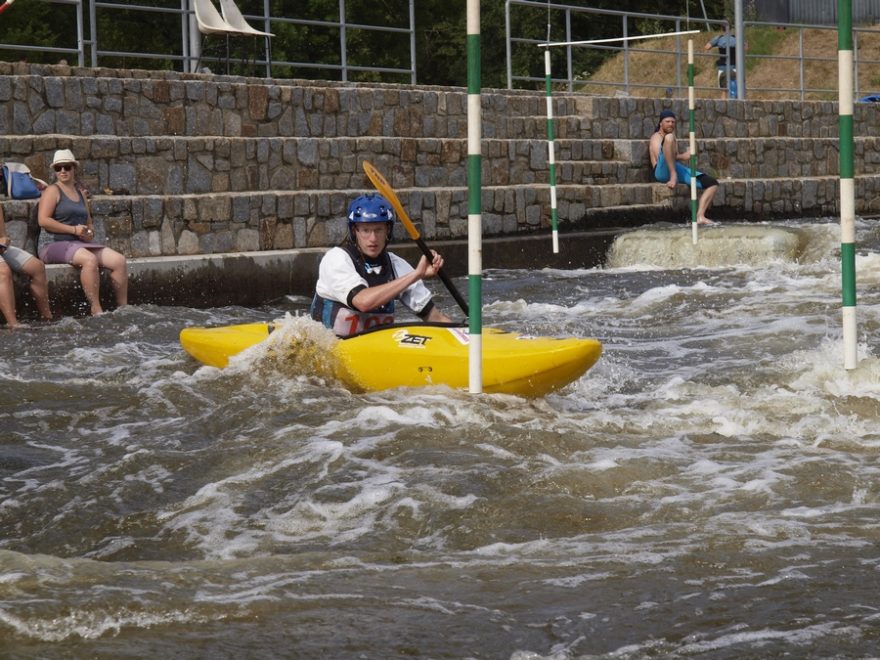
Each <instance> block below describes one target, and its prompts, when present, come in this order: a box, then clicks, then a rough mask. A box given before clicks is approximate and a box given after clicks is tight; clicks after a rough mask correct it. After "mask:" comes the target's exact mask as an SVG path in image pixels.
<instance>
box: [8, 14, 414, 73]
mask: <svg viewBox="0 0 880 660" xmlns="http://www.w3.org/2000/svg"><path fill="white" fill-rule="evenodd" d="M28 1H29V2H41V3H48V4H52V5H66V6H70V7H73V10H74V13H75V17H71V21H70V23H71V24H72V25H73V26H74V27H73V29H72V30H71V34H70V42H69V45H68V44H65V43H64V42H63V40H62V41H61V42H60V43H58V44H55V45H53V46H49V47H47V46H42V45H40V46H37V45H34V44H22V43H6V42H3V43H0V51H7V52H8V51H13V52H16V53H24V54H27V53H52V54H53V55H54V54H57V55H59V56H60V58H63V59H67V58H72V59H75V60H76V62H77V65H78V66H92V67H99V66H106V64H105V63H106V62H107V60H109V59H111V58H116V59H119V58H126V59H130V60H134V61H137V60H165V61H168V62H173V63H174V65H175V67H176V68H178V69H179V70H181V71H186V72H192V71H195V69H196V65H197V63H198V62H199V60H200V55H201V53H200V50H201V48H200V43H201V39H200V36H201V35H200V33H199V31H198V26H197V24H196V20H195V13H194V11H193V9H192V6H191V3H190V0H180V6H179V7H168V6H159V5H158V4H156V5H150V4H149V0H147V2H146V3H143V4H125V3H123V2H113V1H112V0H28ZM401 2H402V3H406V4H407V5H408V17H407V18H408V25H407V26H406V27H396V26H390V25H366V24H363V23H356V22H351V21H349V20H348V19H347V13H348V12H347V11H346V0H339V18H338V20H312V19H307V18H291V17H289V16H273V15H271V14H270V3H269V0H263V12H262V14H259V15H251V14H246V15H245V19H246V20H247V21H248V22H249V23H250V24H251V25H253V26H254V27H258V29H261V30H264V31H266V32H274V33H275V34H276V36H275V37H274V38H273V40H272V51H273V52H276V53H286V52H291V51H294V49H293V48H285V37H284V33H285V30H284V26H302V27H305V28H306V29H309V28H315V29H319V30H324V31H326V30H331V31H334V30H335V31H338V33H339V40H338V63H327V62H317V61H295V60H290V59H284V58H283V56H282V58H281V59H272V60H271V62H269V61H267V59H266V57H265V56H262V57H261V58H258V57H256V56H255V57H254V59H253V64H254V65H257V66H260V65H263V66H265V67H266V71H267V75H268V72H269V68H270V65H279V66H283V67H289V68H290V69H294V70H295V69H305V70H322V71H333V72H335V73H336V74H337V75H338V77H339V78H340V79H341V80H342V81H348V80H349V78H350V74H351V73H353V72H378V73H383V74H393V75H396V76H407V77H408V78H409V80H410V83H411V84H415V82H416V44H415V7H414V5H415V0H401ZM18 8H19V5H16V6H15V8H14V9H13V11H14V10H16V9H18ZM119 11H126V12H134V13H135V14H143V15H144V21H145V25H150V22H149V19H150V17H155V16H172V17H173V16H178V17H179V25H180V27H179V29H180V41H179V44H180V47H179V49H175V52H168V49H167V48H164V49H163V48H157V50H156V51H152V52H150V51H123V50H119V49H110V48H105V47H103V44H104V43H105V42H106V35H104V34H102V33H101V27H100V26H101V22H100V21H99V20H98V19H99V16H100V15H101V13H104V12H107V13H112V12H119ZM278 28H281V29H278ZM355 31H372V32H378V33H386V34H394V35H402V36H406V37H408V40H409V67H408V68H397V67H391V66H388V67H383V66H367V65H356V64H352V63H351V62H350V52H351V51H350V38H349V37H350V34H351V33H352V32H355ZM166 43H167V42H166ZM289 45H291V46H292V44H289ZM201 61H202V62H205V61H213V62H220V61H221V58H219V57H207V58H206V57H201Z"/></svg>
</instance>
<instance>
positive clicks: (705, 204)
mask: <svg viewBox="0 0 880 660" xmlns="http://www.w3.org/2000/svg"><path fill="white" fill-rule="evenodd" d="M648 151H649V153H650V156H651V169H652V170H653V173H654V178H655V179H656V180H657V181H659V182H660V183H665V184H666V185H667V186H668V187H669V188H675V186H677V185H678V184H680V183H682V184H686V185H690V182H691V170H690V168H689V167H686V166H685V165H684V163H686V162H688V161H689V160H690V157H691V154H690V151H685V152H683V153H678V143H677V142H676V141H675V113H674V112H673V111H672V110H664V111H663V112H661V113H660V120H659V122H658V123H657V130H656V131H655V132H654V134H653V135H652V136H651V141H650V143H649V145H648ZM682 161H683V162H682ZM696 179H697V188H699V189H701V190H702V191H703V194H702V195H700V201H699V204H698V206H697V224H698V225H713V224H715V223H714V222H712V221H711V220H709V218H707V217H706V212H707V211H708V210H709V207H710V206H711V205H712V199H713V198H714V197H715V193H716V192H717V191H718V181H717V180H716V179H715V178H714V177H711V176H709V175H708V174H704V173H703V172H700V171H697V176H696Z"/></svg>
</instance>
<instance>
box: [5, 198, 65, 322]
mask: <svg viewBox="0 0 880 660" xmlns="http://www.w3.org/2000/svg"><path fill="white" fill-rule="evenodd" d="M13 272H16V273H21V274H22V275H25V276H27V277H28V278H30V287H31V295H33V297H34V301H35V302H36V303H37V311H39V313H40V318H42V319H43V320H45V321H51V320H52V311H51V310H50V308H49V286H48V284H47V282H46V267H45V266H44V265H43V262H42V261H40V260H39V259H37V258H36V257H35V256H34V255H32V254H31V253H30V252H25V251H24V250H22V249H20V248H17V247H15V246H13V245H12V240H11V239H10V238H9V236H7V235H6V218H5V216H4V215H3V207H2V206H0V312H2V314H3V317H4V318H5V319H6V325H7V326H8V327H10V328H14V327H16V326H17V325H19V323H18V318H17V317H16V314H15V290H14V288H13V281H12V273H13Z"/></svg>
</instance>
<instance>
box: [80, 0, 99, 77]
mask: <svg viewBox="0 0 880 660" xmlns="http://www.w3.org/2000/svg"><path fill="white" fill-rule="evenodd" d="M77 5H78V6H77V8H76V48H77V50H78V51H79V52H78V53H77V61H78V62H79V65H80V66H85V65H86V42H85V36H84V35H83V6H82V0H80V2H78V3H77ZM97 23H98V21H97V19H96V18H95V0H89V30H90V31H91V40H90V43H91V45H92V67H95V68H96V67H97V66H98V35H97Z"/></svg>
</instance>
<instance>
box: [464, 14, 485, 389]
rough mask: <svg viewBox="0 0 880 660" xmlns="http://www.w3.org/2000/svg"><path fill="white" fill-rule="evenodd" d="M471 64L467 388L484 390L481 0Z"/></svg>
mask: <svg viewBox="0 0 880 660" xmlns="http://www.w3.org/2000/svg"><path fill="white" fill-rule="evenodd" d="M467 67H468V97H467V98H468V129H467V135H468V155H467V182H468V302H469V308H470V315H469V327H468V332H469V339H470V342H469V344H468V390H469V391H470V392H471V393H473V394H479V393H480V392H482V391H483V279H482V278H483V215H482V203H481V201H482V194H483V189H482V175H481V170H482V156H481V150H480V140H481V137H482V121H483V112H482V108H481V107H480V101H481V99H480V82H481V81H480V0H467Z"/></svg>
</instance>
